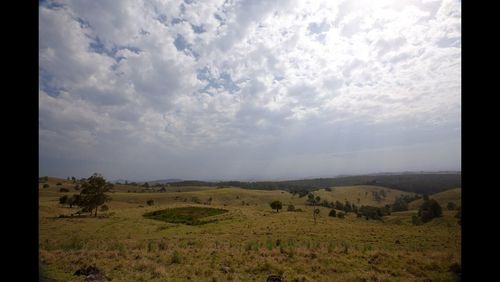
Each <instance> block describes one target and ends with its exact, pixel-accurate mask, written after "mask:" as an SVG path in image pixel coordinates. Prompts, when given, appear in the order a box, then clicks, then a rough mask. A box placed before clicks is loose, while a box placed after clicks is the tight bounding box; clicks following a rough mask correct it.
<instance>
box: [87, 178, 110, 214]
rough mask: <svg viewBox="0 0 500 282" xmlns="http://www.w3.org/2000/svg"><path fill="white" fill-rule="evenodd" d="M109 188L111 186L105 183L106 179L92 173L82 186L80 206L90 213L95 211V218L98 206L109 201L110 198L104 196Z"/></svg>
mask: <svg viewBox="0 0 500 282" xmlns="http://www.w3.org/2000/svg"><path fill="white" fill-rule="evenodd" d="M111 188H113V184H111V183H109V182H106V179H104V177H102V176H101V175H100V174H97V173H94V174H93V175H92V176H91V177H89V178H87V180H86V181H85V182H84V183H83V184H82V191H81V192H80V196H81V203H80V206H83V207H84V208H87V210H90V212H92V211H93V210H95V216H97V209H98V208H99V206H101V205H103V204H104V203H105V202H108V201H110V200H111V197H109V196H108V195H106V194H105V193H107V192H109V191H110V190H111Z"/></svg>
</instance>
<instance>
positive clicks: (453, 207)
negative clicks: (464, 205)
mask: <svg viewBox="0 0 500 282" xmlns="http://www.w3.org/2000/svg"><path fill="white" fill-rule="evenodd" d="M446 208H447V209H448V210H449V211H453V210H456V209H457V205H456V204H455V203H453V202H449V203H448V205H447V206H446Z"/></svg>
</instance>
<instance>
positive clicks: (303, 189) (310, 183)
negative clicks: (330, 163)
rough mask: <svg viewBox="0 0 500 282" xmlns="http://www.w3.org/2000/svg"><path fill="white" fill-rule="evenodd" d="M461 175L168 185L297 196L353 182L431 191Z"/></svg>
mask: <svg viewBox="0 0 500 282" xmlns="http://www.w3.org/2000/svg"><path fill="white" fill-rule="evenodd" d="M461 183H462V175H461V174H460V173H449V174H400V175H361V176H346V177H337V178H316V179H303V180H292V181H256V182H243V181H220V182H209V181H198V180H185V181H179V182H171V183H169V185H170V186H173V187H182V186H209V187H218V188H225V187H241V188H244V189H258V190H285V191H289V192H290V193H293V194H294V195H296V194H298V195H299V197H304V196H306V195H307V194H308V193H309V192H311V191H315V190H319V189H327V188H329V187H334V186H353V185H378V186H384V187H388V188H392V189H397V190H402V191H407V192H413V193H419V194H431V193H437V192H441V191H444V190H447V189H450V188H454V187H461ZM384 193H385V191H384V192H379V193H378V195H374V197H376V198H380V199H381V198H384V196H385V195H384Z"/></svg>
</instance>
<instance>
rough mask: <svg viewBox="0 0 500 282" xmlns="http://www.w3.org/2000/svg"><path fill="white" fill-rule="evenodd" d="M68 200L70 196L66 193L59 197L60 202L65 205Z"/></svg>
mask: <svg viewBox="0 0 500 282" xmlns="http://www.w3.org/2000/svg"><path fill="white" fill-rule="evenodd" d="M67 201H68V196H66V195H64V196H62V197H60V198H59V204H61V205H64V204H66V202H67Z"/></svg>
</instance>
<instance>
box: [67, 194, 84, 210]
mask: <svg viewBox="0 0 500 282" xmlns="http://www.w3.org/2000/svg"><path fill="white" fill-rule="evenodd" d="M80 202H81V197H80V195H78V194H75V195H73V196H71V197H69V198H68V200H67V201H66V204H68V205H69V207H70V208H72V207H73V206H74V205H75V206H78V205H80Z"/></svg>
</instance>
